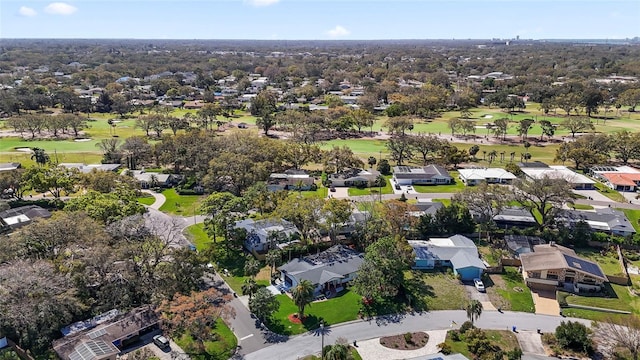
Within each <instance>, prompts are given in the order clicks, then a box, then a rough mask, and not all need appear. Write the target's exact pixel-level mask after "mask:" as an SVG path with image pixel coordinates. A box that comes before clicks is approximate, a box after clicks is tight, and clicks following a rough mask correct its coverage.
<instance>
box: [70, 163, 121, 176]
mask: <svg viewBox="0 0 640 360" xmlns="http://www.w3.org/2000/svg"><path fill="white" fill-rule="evenodd" d="M58 166H62V167H64V168H67V169H77V170H78V172H81V173H84V174H88V173H90V172H92V171H93V170H96V171H114V172H115V171H117V170H118V169H119V168H120V164H89V165H86V164H82V163H60V164H58Z"/></svg>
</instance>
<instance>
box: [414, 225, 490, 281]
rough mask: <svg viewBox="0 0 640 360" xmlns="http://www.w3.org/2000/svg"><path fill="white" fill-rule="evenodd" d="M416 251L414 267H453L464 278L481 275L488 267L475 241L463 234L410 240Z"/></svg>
mask: <svg viewBox="0 0 640 360" xmlns="http://www.w3.org/2000/svg"><path fill="white" fill-rule="evenodd" d="M409 245H411V247H412V248H413V251H414V252H415V256H416V260H415V263H414V265H413V268H414V269H438V268H445V267H448V268H451V269H453V273H454V274H456V275H459V276H460V278H461V279H462V280H472V279H474V278H477V277H480V276H481V275H482V272H483V271H484V270H485V269H486V266H485V264H484V263H483V262H482V260H481V259H480V256H479V254H478V248H477V247H476V245H475V244H474V243H473V241H472V240H471V239H469V238H467V237H465V236H462V235H454V236H451V237H449V238H432V239H429V240H428V241H425V240H409Z"/></svg>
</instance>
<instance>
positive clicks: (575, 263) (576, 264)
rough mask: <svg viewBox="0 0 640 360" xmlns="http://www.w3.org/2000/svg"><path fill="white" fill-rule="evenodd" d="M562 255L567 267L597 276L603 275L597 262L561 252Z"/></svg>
mask: <svg viewBox="0 0 640 360" xmlns="http://www.w3.org/2000/svg"><path fill="white" fill-rule="evenodd" d="M563 256H564V259H565V260H566V261H567V265H569V267H571V268H573V269H578V270H581V271H584V272H586V273H588V274H592V275H595V276H598V277H604V274H603V273H602V270H600V267H599V266H598V265H597V264H594V263H591V262H588V261H585V260H583V259H580V258H577V257H573V256H571V255H567V254H563Z"/></svg>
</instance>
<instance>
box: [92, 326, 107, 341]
mask: <svg viewBox="0 0 640 360" xmlns="http://www.w3.org/2000/svg"><path fill="white" fill-rule="evenodd" d="M106 333H107V329H106V328H102V329H98V330H96V331H93V332H91V333H89V338H90V339H95V338H97V337H100V336H102V335H104V334H106Z"/></svg>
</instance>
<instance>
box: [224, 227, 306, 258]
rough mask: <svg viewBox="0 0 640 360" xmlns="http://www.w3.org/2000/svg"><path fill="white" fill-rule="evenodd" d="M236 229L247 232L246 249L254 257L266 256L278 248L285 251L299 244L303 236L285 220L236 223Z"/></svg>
mask: <svg viewBox="0 0 640 360" xmlns="http://www.w3.org/2000/svg"><path fill="white" fill-rule="evenodd" d="M234 227H235V228H236V229H244V230H246V232H247V237H246V239H245V241H244V247H245V248H246V249H247V250H249V251H250V252H252V253H253V254H254V255H256V254H257V255H260V254H264V253H266V252H267V251H269V250H270V249H272V248H276V247H277V248H280V249H283V248H285V247H287V246H288V245H290V244H293V243H296V242H299V239H300V238H301V236H302V235H301V234H300V231H298V228H296V226H295V225H293V223H291V222H289V221H287V220H283V219H263V220H254V219H245V220H242V221H236V223H235V225H234Z"/></svg>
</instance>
